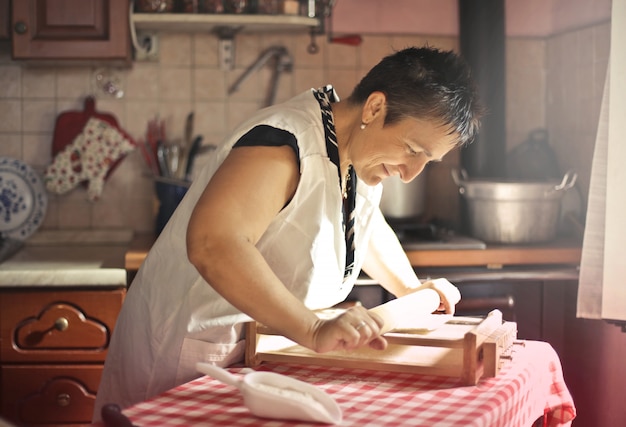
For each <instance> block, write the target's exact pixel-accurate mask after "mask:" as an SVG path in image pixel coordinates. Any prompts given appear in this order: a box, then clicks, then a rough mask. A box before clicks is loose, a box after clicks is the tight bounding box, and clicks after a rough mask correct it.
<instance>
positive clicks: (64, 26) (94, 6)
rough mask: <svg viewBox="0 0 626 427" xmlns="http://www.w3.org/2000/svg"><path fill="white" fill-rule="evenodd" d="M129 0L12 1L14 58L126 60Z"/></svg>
mask: <svg viewBox="0 0 626 427" xmlns="http://www.w3.org/2000/svg"><path fill="white" fill-rule="evenodd" d="M129 1H130V0H12V2H11V16H12V19H11V23H10V25H11V39H12V54H13V58H14V59H20V60H41V59H47V60H116V61H122V62H130V60H131V53H132V50H131V44H130V29H129V13H130V9H129V7H130V6H129ZM0 28H1V27H0Z"/></svg>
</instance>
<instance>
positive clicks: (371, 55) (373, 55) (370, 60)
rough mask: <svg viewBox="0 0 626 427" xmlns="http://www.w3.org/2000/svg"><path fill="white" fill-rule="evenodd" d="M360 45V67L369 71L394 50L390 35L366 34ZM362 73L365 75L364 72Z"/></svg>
mask: <svg viewBox="0 0 626 427" xmlns="http://www.w3.org/2000/svg"><path fill="white" fill-rule="evenodd" d="M362 37H363V42H362V43H361V46H359V69H361V70H365V71H369V70H370V69H371V68H372V67H373V66H374V65H376V64H378V63H379V62H380V60H381V59H383V57H385V56H387V55H390V54H392V53H393V52H394V49H393V47H392V45H393V41H392V37H390V36H378V35H364V36H362ZM362 75H364V74H363V73H362Z"/></svg>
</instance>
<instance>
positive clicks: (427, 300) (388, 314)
mask: <svg viewBox="0 0 626 427" xmlns="http://www.w3.org/2000/svg"><path fill="white" fill-rule="evenodd" d="M439 302H440V299H439V294H438V293H437V291H435V290H434V289H428V288H427V289H422V290H419V291H416V292H413V293H412V294H408V295H405V296H403V297H400V298H396V299H394V300H391V301H389V302H386V303H384V304H381V305H379V306H376V307H374V308H371V309H369V310H368V311H369V312H370V313H376V314H377V315H379V316H380V317H382V319H383V320H384V322H385V324H384V325H383V327H382V328H381V331H380V333H381V335H382V334H386V333H387V332H389V331H391V330H393V329H395V328H396V327H397V326H398V325H400V324H401V323H402V320H403V319H405V320H406V319H408V318H411V317H414V316H423V315H426V314H431V313H432V312H434V311H435V310H437V308H439Z"/></svg>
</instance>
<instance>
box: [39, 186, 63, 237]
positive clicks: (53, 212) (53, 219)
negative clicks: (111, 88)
mask: <svg viewBox="0 0 626 427" xmlns="http://www.w3.org/2000/svg"><path fill="white" fill-rule="evenodd" d="M59 205H60V203H59V200H58V199H57V198H56V197H55V196H54V195H51V194H48V204H47V206H46V214H45V216H44V219H43V222H42V223H41V228H42V229H57V228H59Z"/></svg>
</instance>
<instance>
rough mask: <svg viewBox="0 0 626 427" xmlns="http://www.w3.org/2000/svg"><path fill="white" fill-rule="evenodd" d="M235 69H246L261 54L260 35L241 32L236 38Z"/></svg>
mask: <svg viewBox="0 0 626 427" xmlns="http://www.w3.org/2000/svg"><path fill="white" fill-rule="evenodd" d="M234 54H235V70H239V72H241V71H243V70H245V69H246V68H248V67H249V66H250V65H252V64H253V63H254V61H256V60H257V59H258V58H259V56H260V54H261V42H260V38H259V36H258V35H254V34H240V35H238V36H237V37H236V38H235V53H234ZM235 70H234V71H235Z"/></svg>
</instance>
